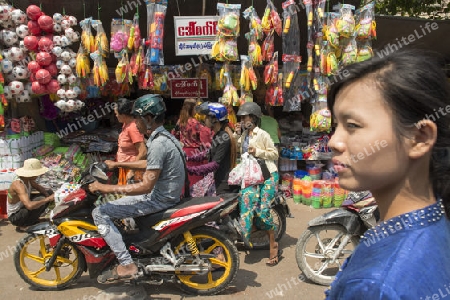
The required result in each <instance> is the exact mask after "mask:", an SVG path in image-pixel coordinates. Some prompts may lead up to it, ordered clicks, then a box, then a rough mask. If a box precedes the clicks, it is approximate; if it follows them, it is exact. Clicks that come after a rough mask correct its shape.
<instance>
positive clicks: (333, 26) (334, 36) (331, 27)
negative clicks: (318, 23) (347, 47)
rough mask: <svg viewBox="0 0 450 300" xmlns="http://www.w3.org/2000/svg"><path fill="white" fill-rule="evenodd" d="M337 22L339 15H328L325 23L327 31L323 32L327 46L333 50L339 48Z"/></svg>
mask: <svg viewBox="0 0 450 300" xmlns="http://www.w3.org/2000/svg"><path fill="white" fill-rule="evenodd" d="M338 21H339V13H329V14H328V21H327V29H326V32H325V37H326V40H327V41H328V44H329V45H330V46H332V47H333V48H339V33H340V32H339V30H338V26H337V23H338Z"/></svg>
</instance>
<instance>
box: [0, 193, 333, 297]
mask: <svg viewBox="0 0 450 300" xmlns="http://www.w3.org/2000/svg"><path fill="white" fill-rule="evenodd" d="M289 204H290V208H291V211H292V216H293V218H288V223H287V232H286V235H285V236H284V238H283V239H282V240H281V242H280V246H281V247H282V248H283V250H284V254H283V256H284V258H283V259H282V260H281V261H280V263H279V264H278V265H277V266H275V267H272V268H271V267H267V266H266V265H265V260H266V258H267V257H268V255H269V253H268V250H267V251H256V250H253V251H250V252H249V253H248V254H246V253H245V252H244V251H240V259H241V264H240V270H239V272H238V275H237V278H236V279H235V281H234V283H233V285H232V286H230V287H229V288H228V289H227V290H226V291H225V292H224V293H222V294H221V295H217V296H212V297H209V298H210V299H223V300H225V299H234V300H237V299H259V300H263V299H306V300H316V299H324V294H323V292H324V290H325V289H326V287H324V286H320V285H316V284H313V283H310V282H304V281H301V280H299V276H301V272H300V270H299V269H298V267H297V263H296V260H295V244H296V242H297V238H298V237H299V236H300V235H301V233H302V232H303V231H304V230H305V228H306V225H307V222H308V221H309V220H310V219H312V218H314V217H315V216H318V215H320V214H322V213H325V212H327V211H329V210H330V209H313V208H310V207H306V206H304V205H301V204H300V205H295V204H293V203H292V202H291V201H290V202H289ZM22 236H23V234H22V233H17V232H16V231H15V230H14V227H13V226H12V225H10V224H9V223H8V222H7V221H0V241H1V242H0V266H1V271H0V299H3V300H4V299H11V300H12V299H14V300H15V299H33V300H38V299H39V300H40V299H58V300H62V299H64V300H88V299H89V300H91V299H96V300H105V299H115V300H116V299H164V300H166V299H167V300H168V299H187V298H201V297H192V296H189V295H185V294H183V292H181V291H180V290H179V289H178V287H177V286H176V285H174V284H164V285H162V286H152V285H147V284H142V285H139V286H130V285H123V284H114V285H106V286H105V285H100V284H98V283H97V282H96V281H95V280H91V279H90V278H89V276H88V275H87V274H86V273H85V274H84V275H83V276H82V277H81V278H80V280H79V281H78V283H77V284H76V285H74V286H72V287H71V288H70V289H67V290H64V291H59V292H43V291H35V290H33V289H31V288H30V287H29V285H28V284H26V283H25V282H24V281H22V279H21V278H20V277H19V275H18V274H17V272H16V270H15V268H14V263H13V258H12V255H11V251H13V248H14V247H15V244H16V241H17V240H19V239H21V238H22ZM301 278H303V277H301ZM204 298H206V297H204Z"/></svg>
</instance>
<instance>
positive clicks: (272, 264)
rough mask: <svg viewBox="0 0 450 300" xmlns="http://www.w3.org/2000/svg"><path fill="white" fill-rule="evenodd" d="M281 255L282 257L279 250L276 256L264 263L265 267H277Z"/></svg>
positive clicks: (281, 252)
mask: <svg viewBox="0 0 450 300" xmlns="http://www.w3.org/2000/svg"><path fill="white" fill-rule="evenodd" d="M282 255H283V250H281V249H279V250H278V253H277V256H274V257H271V258H269V260H268V261H267V262H266V266H268V267H275V266H276V265H278V263H279V262H280V260H281V257H282Z"/></svg>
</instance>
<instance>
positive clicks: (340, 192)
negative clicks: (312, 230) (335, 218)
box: [333, 182, 347, 207]
mask: <svg viewBox="0 0 450 300" xmlns="http://www.w3.org/2000/svg"><path fill="white" fill-rule="evenodd" d="M345 197H347V191H346V190H344V189H343V188H341V187H340V186H339V183H337V182H335V183H334V196H333V205H334V207H340V206H341V205H342V202H344V200H345Z"/></svg>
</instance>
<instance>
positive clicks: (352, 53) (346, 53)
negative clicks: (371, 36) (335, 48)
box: [340, 37, 358, 66]
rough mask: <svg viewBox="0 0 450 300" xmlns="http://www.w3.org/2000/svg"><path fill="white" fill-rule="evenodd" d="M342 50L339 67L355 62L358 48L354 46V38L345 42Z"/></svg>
mask: <svg viewBox="0 0 450 300" xmlns="http://www.w3.org/2000/svg"><path fill="white" fill-rule="evenodd" d="M344 45H345V46H344V47H343V49H342V57H341V61H340V63H341V65H342V66H346V65H349V64H352V63H355V62H356V57H357V54H358V47H357V45H356V40H355V37H352V38H349V39H347V40H346V44H344Z"/></svg>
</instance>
